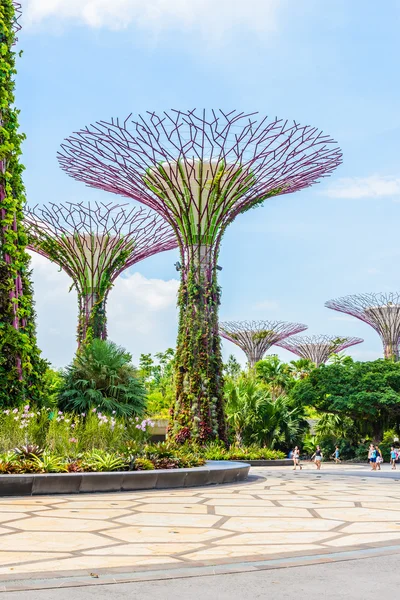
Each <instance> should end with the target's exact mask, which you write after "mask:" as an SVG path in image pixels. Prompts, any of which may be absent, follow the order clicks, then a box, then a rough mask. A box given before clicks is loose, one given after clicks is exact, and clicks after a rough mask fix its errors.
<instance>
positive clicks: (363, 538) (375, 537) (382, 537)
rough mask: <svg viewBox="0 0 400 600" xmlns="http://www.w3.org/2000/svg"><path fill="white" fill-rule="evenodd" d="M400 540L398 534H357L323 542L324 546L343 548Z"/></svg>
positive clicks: (399, 533) (399, 534)
mask: <svg viewBox="0 0 400 600" xmlns="http://www.w3.org/2000/svg"><path fill="white" fill-rule="evenodd" d="M399 539H400V531H399V532H398V533H358V534H354V535H345V536H343V537H341V538H338V539H335V540H331V541H328V542H325V545H326V546H332V547H334V548H344V547H346V546H358V545H360V544H372V545H373V544H378V543H379V542H389V541H393V540H399Z"/></svg>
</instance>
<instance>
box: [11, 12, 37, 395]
mask: <svg viewBox="0 0 400 600" xmlns="http://www.w3.org/2000/svg"><path fill="white" fill-rule="evenodd" d="M20 15H21V6H20V4H19V3H17V2H13V1H12V0H2V1H1V2H0V42H1V53H0V72H1V78H0V380H1V382H2V385H1V389H0V405H9V404H14V405H18V404H19V403H21V402H23V401H24V400H25V398H26V397H27V396H29V398H30V400H32V401H40V398H41V392H42V388H43V377H42V375H43V373H44V371H45V369H46V368H47V363H46V362H45V361H44V360H42V359H41V358H40V351H39V349H38V347H37V342H36V329H35V312H34V305H33V293H32V284H31V279H30V271H29V255H28V253H27V252H26V234H25V231H24V227H23V222H22V220H23V211H22V209H23V206H24V203H25V188H24V184H23V180H22V173H23V170H24V167H23V166H22V164H21V161H20V156H21V145H22V142H23V140H24V139H25V136H24V135H23V134H22V133H20V132H19V123H18V115H19V110H18V109H17V108H16V106H15V96H14V90H15V79H14V77H15V73H16V54H15V52H14V50H13V46H14V44H15V42H16V33H17V32H18V31H19V29H20V24H19V17H20Z"/></svg>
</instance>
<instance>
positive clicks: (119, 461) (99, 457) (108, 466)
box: [82, 450, 127, 472]
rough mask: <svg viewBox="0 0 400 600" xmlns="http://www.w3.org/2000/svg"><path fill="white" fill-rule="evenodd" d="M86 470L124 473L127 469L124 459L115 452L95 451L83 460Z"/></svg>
mask: <svg viewBox="0 0 400 600" xmlns="http://www.w3.org/2000/svg"><path fill="white" fill-rule="evenodd" d="M82 465H83V468H84V470H88V469H90V470H91V471H98V472H104V471H123V470H125V468H127V464H126V461H125V460H124V458H123V457H122V456H120V455H118V454H116V453H113V452H105V451H104V450H103V451H102V450H95V451H93V452H90V453H89V454H87V455H85V456H84V457H83V459H82Z"/></svg>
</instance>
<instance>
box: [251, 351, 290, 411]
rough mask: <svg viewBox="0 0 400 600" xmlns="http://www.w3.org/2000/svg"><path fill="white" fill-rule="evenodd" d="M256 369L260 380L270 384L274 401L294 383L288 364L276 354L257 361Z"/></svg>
mask: <svg viewBox="0 0 400 600" xmlns="http://www.w3.org/2000/svg"><path fill="white" fill-rule="evenodd" d="M255 370H256V375H257V378H258V380H259V381H261V382H262V383H264V384H266V385H267V386H268V388H269V390H270V392H271V398H272V400H273V401H275V400H276V399H277V398H278V396H280V395H281V394H283V393H284V392H286V391H287V390H288V388H289V387H290V385H291V384H292V383H293V379H292V377H291V374H290V370H289V368H288V365H287V364H285V363H283V362H281V361H280V360H279V358H278V357H277V356H276V355H274V354H273V355H271V356H267V357H266V358H265V359H264V360H260V361H259V362H258V363H256V365H255Z"/></svg>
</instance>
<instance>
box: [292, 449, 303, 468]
mask: <svg viewBox="0 0 400 600" xmlns="http://www.w3.org/2000/svg"><path fill="white" fill-rule="evenodd" d="M297 467H300V471H301V469H302V468H303V467H302V466H301V464H300V450H299V447H298V446H296V447H295V449H294V450H293V471H295V470H296V468H297Z"/></svg>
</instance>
